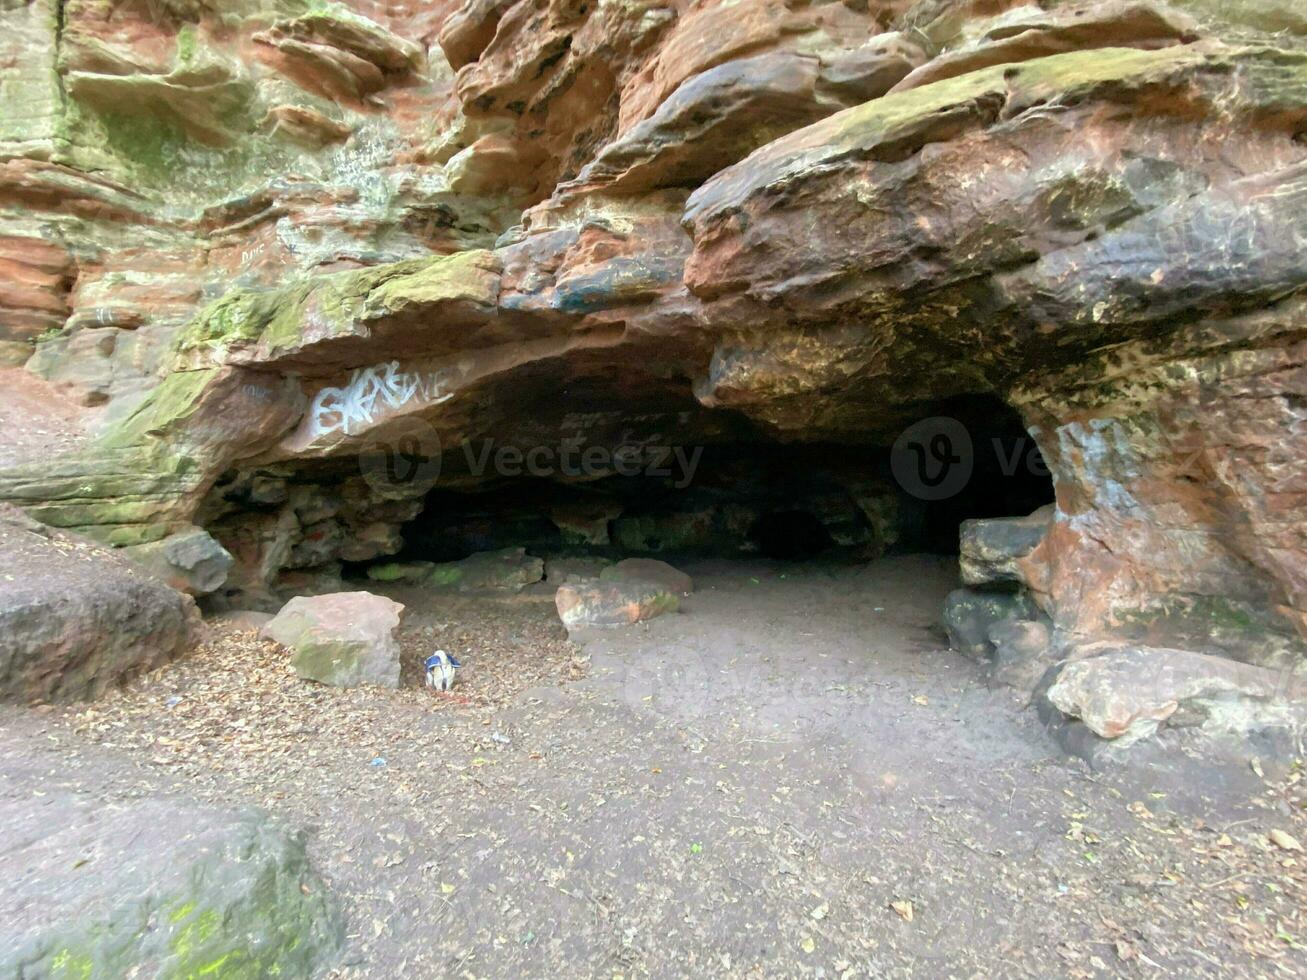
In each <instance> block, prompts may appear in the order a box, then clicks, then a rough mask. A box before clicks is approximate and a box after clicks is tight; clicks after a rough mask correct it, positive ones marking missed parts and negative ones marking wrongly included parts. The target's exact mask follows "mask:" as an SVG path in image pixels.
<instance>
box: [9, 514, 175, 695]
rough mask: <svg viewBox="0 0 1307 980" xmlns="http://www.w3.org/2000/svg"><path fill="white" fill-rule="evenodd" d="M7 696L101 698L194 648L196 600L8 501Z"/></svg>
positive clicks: (109, 552)
mask: <svg viewBox="0 0 1307 980" xmlns="http://www.w3.org/2000/svg"><path fill="white" fill-rule="evenodd" d="M0 566H3V568H4V573H3V574H0V697H3V698H4V699H6V700H21V701H71V700H80V699H85V698H93V697H96V696H97V695H99V694H101V693H103V692H104V691H105V690H106V689H107V688H109V687H111V686H112V685H114V684H116V683H118V682H120V681H121V680H123V679H125V678H127V677H131V676H133V675H135V674H140V673H142V672H144V671H147V670H150V669H151V668H154V667H157V666H159V665H160V664H162V663H164V662H165V661H167V660H170V659H172V658H173V657H176V656H178V655H179V654H181V653H182V652H183V651H184V650H185V649H186V648H187V646H188V644H189V643H190V641H191V638H192V636H193V632H194V630H195V628H196V626H197V625H198V624H199V614H198V613H197V612H196V609H195V605H194V603H193V602H192V601H191V599H190V598H189V597H187V596H185V595H182V594H181V593H180V592H176V591H174V590H173V589H171V588H169V587H168V586H167V585H164V584H163V583H161V582H159V581H158V580H157V579H155V578H154V577H152V576H151V575H149V574H147V573H146V572H144V571H142V570H141V569H139V568H137V567H136V566H135V565H134V564H132V563H131V562H129V561H127V560H126V559H124V558H123V557H122V556H120V555H116V554H114V553H113V552H112V551H110V550H109V549H106V548H104V547H102V546H100V545H97V544H95V543H93V542H91V541H87V540H85V539H83V538H79V537H77V536H75V535H71V534H67V533H64V532H60V531H55V530H52V529H51V528H48V527H45V526H43V525H40V524H38V523H36V522H35V521H33V520H31V519H29V518H27V517H25V516H23V515H22V514H20V513H19V512H17V511H15V510H14V509H13V508H11V507H2V506H0Z"/></svg>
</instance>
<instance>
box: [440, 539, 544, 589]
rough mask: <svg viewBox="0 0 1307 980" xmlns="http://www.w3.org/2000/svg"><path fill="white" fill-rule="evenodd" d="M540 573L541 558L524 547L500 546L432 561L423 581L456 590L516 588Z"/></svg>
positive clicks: (520, 587)
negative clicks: (441, 562) (493, 549)
mask: <svg viewBox="0 0 1307 980" xmlns="http://www.w3.org/2000/svg"><path fill="white" fill-rule="evenodd" d="M544 577H545V563H544V559H542V558H536V557H535V556H534V555H528V554H527V553H526V549H525V548H503V549H501V550H499V551H482V552H478V553H477V554H475V555H469V556H468V557H466V558H464V559H462V560H460V561H453V562H445V563H444V564H440V565H436V566H435V568H433V569H432V570H431V574H430V575H429V576H428V577H427V581H428V582H429V583H430V584H431V585H435V586H438V587H440V588H447V589H457V590H458V591H459V592H480V591H483V590H490V591H506V592H518V591H520V590H521V589H523V588H524V587H526V586H528V585H532V584H534V583H536V582H539V581H540V580H541V579H543V578H544Z"/></svg>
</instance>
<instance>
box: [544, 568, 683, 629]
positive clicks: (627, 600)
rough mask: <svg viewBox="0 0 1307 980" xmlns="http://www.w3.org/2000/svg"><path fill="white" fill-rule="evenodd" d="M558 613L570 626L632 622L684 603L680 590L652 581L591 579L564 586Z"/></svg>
mask: <svg viewBox="0 0 1307 980" xmlns="http://www.w3.org/2000/svg"><path fill="white" fill-rule="evenodd" d="M554 604H555V606H556V607H557V608H558V616H559V618H560V619H562V621H563V625H564V626H566V627H567V628H568V629H569V630H573V629H579V628H584V627H591V626H630V625H632V624H634V623H638V622H641V621H642V620H646V619H652V618H653V617H655V616H661V615H663V614H664V613H669V612H676V610H677V609H678V608H679V606H680V599H679V598H678V595H677V593H675V592H673V591H671V590H670V589H668V588H666V587H665V586H660V585H656V584H654V583H650V582H640V581H630V582H611V581H608V582H606V581H602V580H595V579H591V580H590V581H588V582H578V583H575V584H567V585H563V586H560V587H559V589H558V592H557V594H556V595H555V597H554Z"/></svg>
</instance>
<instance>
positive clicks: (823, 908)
mask: <svg viewBox="0 0 1307 980" xmlns="http://www.w3.org/2000/svg"><path fill="white" fill-rule="evenodd" d="M828 914H830V906H829V905H827V904H826V903H825V902H822V903H821V904H820V905H818V906H817V907H816V908H815V909H813V910H812V911H811V912H809V913H808V915H809V916H811V917H812V918H814V919H816V920H817V921H818V922H820V921H821V920H822V919H824V918H826V916H827V915H828Z"/></svg>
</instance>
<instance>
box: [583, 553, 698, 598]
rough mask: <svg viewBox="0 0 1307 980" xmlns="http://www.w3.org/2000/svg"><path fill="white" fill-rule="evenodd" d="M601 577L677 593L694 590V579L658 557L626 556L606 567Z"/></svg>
mask: <svg viewBox="0 0 1307 980" xmlns="http://www.w3.org/2000/svg"><path fill="white" fill-rule="evenodd" d="M599 577H600V578H601V579H602V580H603V581H605V582H619V583H627V584H633V585H637V584H644V585H651V586H655V587H658V588H663V589H666V590H667V591H668V592H671V593H674V594H676V595H689V594H690V593H691V592H693V591H694V579H692V578H690V576H688V575H686V574H685V573H684V572H682V571H681V570H680V569H677V568H673V567H672V566H671V565H669V564H667V562H665V561H659V560H658V559H657V558H625V559H623V560H622V561H619V562H618V563H617V564H616V565H612V566H610V567H608V568H605V569H604V570H603V571H602V572H600V573H599Z"/></svg>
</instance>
